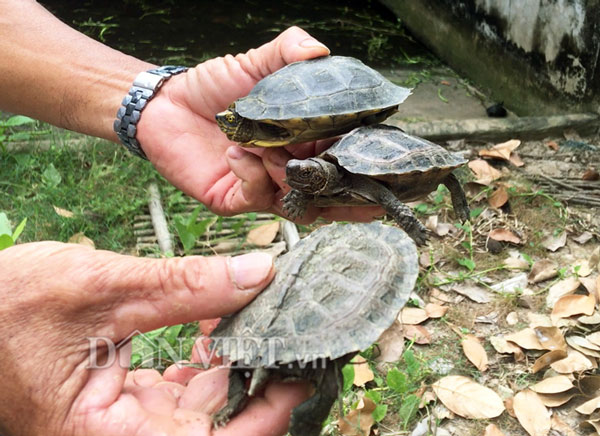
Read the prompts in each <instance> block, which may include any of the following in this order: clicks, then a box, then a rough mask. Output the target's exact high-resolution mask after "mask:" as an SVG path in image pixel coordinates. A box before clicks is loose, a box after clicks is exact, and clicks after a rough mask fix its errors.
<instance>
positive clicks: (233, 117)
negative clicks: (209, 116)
mask: <svg viewBox="0 0 600 436" xmlns="http://www.w3.org/2000/svg"><path fill="white" fill-rule="evenodd" d="M215 118H216V119H217V125H218V126H219V128H220V129H221V130H222V131H223V132H224V133H225V134H226V135H227V137H228V138H229V139H230V140H232V141H236V142H248V141H250V139H252V123H251V122H249V121H248V120H247V119H245V118H244V117H242V116H241V115H240V114H238V113H237V112H236V111H235V109H234V108H233V107H232V106H230V107H229V108H227V109H226V110H224V111H223V112H219V113H218V114H217V115H215Z"/></svg>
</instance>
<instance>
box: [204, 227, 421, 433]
mask: <svg viewBox="0 0 600 436" xmlns="http://www.w3.org/2000/svg"><path fill="white" fill-rule="evenodd" d="M276 268H277V274H276V276H275V279H274V280H273V282H272V283H271V284H270V285H269V286H268V287H267V288H266V289H265V290H264V291H263V292H262V293H261V294H259V295H258V296H257V297H256V299H255V300H254V301H253V302H252V303H250V304H249V305H248V306H246V307H245V308H244V309H242V310H241V311H240V312H238V313H237V314H235V315H234V316H233V317H231V318H227V319H223V320H222V321H221V323H220V324H219V326H218V327H217V329H216V330H215V331H214V332H213V333H212V335H211V336H212V337H213V340H214V347H216V350H217V351H218V352H219V353H220V354H222V355H224V356H226V357H227V359H228V360H229V361H230V362H231V363H232V368H231V371H230V375H229V392H228V402H227V404H226V405H225V407H224V408H223V409H222V410H221V411H220V412H218V414H216V416H214V417H213V420H214V422H215V424H216V425H219V424H224V423H225V422H227V420H228V419H229V418H230V417H231V416H233V415H235V414H236V413H238V412H239V411H241V410H242V409H243V407H244V406H245V404H246V402H247V400H248V397H249V396H252V395H254V394H256V392H257V391H259V390H260V389H261V387H262V386H263V384H264V382H265V381H266V380H269V379H279V380H284V381H285V380H290V381H292V380H299V379H304V380H309V381H310V382H312V384H313V385H314V387H315V393H314V395H313V396H312V397H310V398H309V399H308V400H306V401H305V402H304V403H302V404H300V405H299V406H297V407H296V408H295V409H294V410H293V412H292V415H291V422H290V428H289V430H290V433H291V434H292V435H293V436H317V435H318V434H319V433H320V431H321V426H322V423H323V421H324V420H325V419H326V418H327V416H328V415H329V410H330V408H331V405H332V404H333V402H334V401H335V399H336V398H338V394H339V393H340V390H341V387H342V373H341V368H342V367H343V366H344V365H345V364H346V363H348V362H349V361H350V359H351V358H352V357H353V356H354V355H355V354H356V353H357V352H358V351H360V350H364V349H365V348H367V347H369V346H370V345H371V344H373V343H374V342H375V341H376V340H377V339H378V338H379V336H380V335H381V333H382V332H383V331H385V330H386V329H387V328H389V327H390V326H391V325H392V323H393V322H394V320H395V319H396V317H397V315H398V313H399V312H400V310H401V309H402V307H403V306H404V304H405V303H406V301H407V300H408V298H409V295H410V293H411V291H412V289H413V287H414V285H415V281H416V279H417V275H418V269H419V268H418V264H417V250H416V247H415V244H414V242H413V241H412V240H411V239H410V238H409V237H408V236H407V235H406V233H405V232H404V231H402V230H401V229H399V228H397V227H393V226H388V225H384V224H381V223H379V222H373V223H369V224H347V225H344V224H337V223H336V224H331V225H328V226H325V227H321V228H319V229H318V230H316V231H314V232H313V233H312V234H311V235H310V236H308V237H307V238H305V239H303V240H301V241H300V242H298V244H296V246H295V247H294V248H293V249H292V250H291V251H289V252H288V253H286V254H285V255H283V256H281V257H279V258H278V259H277V260H276ZM247 382H248V383H247Z"/></svg>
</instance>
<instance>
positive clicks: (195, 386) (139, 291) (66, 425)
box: [0, 242, 308, 436]
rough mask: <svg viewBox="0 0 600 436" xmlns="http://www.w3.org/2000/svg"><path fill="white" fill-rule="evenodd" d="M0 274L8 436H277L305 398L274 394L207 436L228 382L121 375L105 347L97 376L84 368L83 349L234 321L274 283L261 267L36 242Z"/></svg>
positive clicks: (212, 376) (0, 259)
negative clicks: (167, 329) (179, 327)
mask: <svg viewBox="0 0 600 436" xmlns="http://www.w3.org/2000/svg"><path fill="white" fill-rule="evenodd" d="M0 270H1V271H3V287H2V289H1V290H0V300H1V301H2V305H0V320H1V322H0V335H1V336H0V337H1V338H2V340H0V356H1V357H0V373H1V374H2V389H1V390H0V433H1V434H3V435H5V436H20V435H28V436H32V435H34V436H35V435H49V436H54V435H57V436H58V435H61V436H69V435H77V436H83V435H89V436H95V435H102V436H105V435H110V436H120V435H124V436H125V435H126V436H135V435H139V436H153V435H165V434H169V435H192V434H193V435H198V436H208V435H211V434H213V435H219V436H225V435H239V434H244V435H248V436H251V435H264V434H273V435H275V434H284V433H285V432H286V431H287V426H288V421H289V416H290V411H291V409H292V408H293V407H295V406H296V405H297V404H299V403H300V402H302V401H303V400H304V399H306V397H307V395H308V393H307V392H306V386H305V385H301V384H286V385H285V386H282V385H281V384H271V385H270V386H269V387H267V389H266V390H265V393H264V396H263V397H259V398H255V399H253V400H252V401H251V403H250V404H249V405H248V407H247V408H246V409H245V410H244V411H243V412H242V413H241V414H240V415H238V416H237V417H235V418H234V419H233V420H232V421H231V422H230V424H229V425H227V426H226V427H224V428H222V429H219V430H216V431H213V430H212V423H211V419H210V414H211V413H213V412H215V411H217V410H218V409H219V408H220V407H221V406H222V404H223V401H224V398H225V396H226V393H227V372H226V370H224V369H222V368H214V369H210V370H208V371H199V370H194V369H192V368H187V369H186V368H184V369H182V370H180V371H179V370H175V369H173V368H169V370H168V371H166V372H165V374H164V377H161V376H160V374H158V373H157V372H155V371H152V370H142V371H137V372H128V370H127V365H128V362H129V354H130V352H131V350H130V346H123V347H121V348H119V349H118V350H117V351H116V355H117V356H116V357H117V358H116V359H113V360H112V361H111V355H110V351H109V347H104V348H101V349H99V353H98V361H99V362H100V363H102V361H101V359H102V358H105V359H107V360H106V362H104V363H105V366H106V367H105V368H101V369H89V368H88V364H89V363H90V342H89V340H88V338H97V337H105V338H107V340H109V341H110V342H111V343H113V344H118V343H119V342H120V341H122V340H123V339H124V338H127V337H128V336H129V335H130V334H131V333H132V332H133V331H135V330H140V331H142V332H145V331H149V330H152V329H155V328H157V327H160V326H162V325H169V324H177V323H182V322H188V321H192V320H196V319H208V318H215V317H219V316H222V315H224V314H226V313H232V312H235V311H237V310H239V309H240V308H241V307H243V306H244V305H246V304H247V303H248V302H250V301H251V300H252V299H253V298H254V297H255V296H256V295H257V294H258V293H259V292H260V290H261V289H262V288H263V287H264V286H265V285H266V284H267V283H268V282H269V281H270V280H271V279H272V277H273V274H274V271H273V266H272V262H271V259H270V257H269V256H267V255H264V254H251V255H245V256H239V257H234V258H225V257H206V258H200V257H193V256H190V257H185V258H173V259H142V258H135V257H131V256H123V255H118V254H114V253H110V252H106V251H96V250H93V249H90V248H87V247H83V246H79V245H73V244H61V243H55V242H38V243H30V244H22V245H17V246H14V247H11V248H8V249H5V250H2V251H0ZM101 343H102V344H104V343H105V342H101ZM113 357H114V356H113ZM123 362H124V365H123ZM242 428H243V431H242V430H240V429H242Z"/></svg>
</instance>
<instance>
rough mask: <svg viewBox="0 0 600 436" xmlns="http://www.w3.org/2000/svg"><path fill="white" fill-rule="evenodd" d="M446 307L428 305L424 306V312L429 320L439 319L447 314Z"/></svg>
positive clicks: (433, 304)
mask: <svg viewBox="0 0 600 436" xmlns="http://www.w3.org/2000/svg"><path fill="white" fill-rule="evenodd" d="M448 309H449V307H448V306H442V305H441V304H435V303H428V304H427V305H426V306H425V312H426V313H427V316H428V317H429V318H441V317H442V316H444V315H445V314H446V312H448Z"/></svg>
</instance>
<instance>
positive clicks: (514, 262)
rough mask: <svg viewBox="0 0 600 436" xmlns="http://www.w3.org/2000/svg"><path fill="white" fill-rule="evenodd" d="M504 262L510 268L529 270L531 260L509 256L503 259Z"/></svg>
mask: <svg viewBox="0 0 600 436" xmlns="http://www.w3.org/2000/svg"><path fill="white" fill-rule="evenodd" d="M502 264H503V265H504V266H505V267H507V268H510V269H520V270H528V269H529V262H527V261H526V260H525V259H522V258H520V257H507V258H506V259H504V260H503V261H502Z"/></svg>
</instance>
